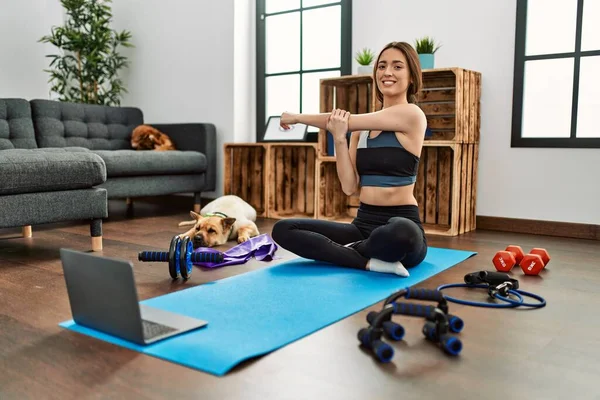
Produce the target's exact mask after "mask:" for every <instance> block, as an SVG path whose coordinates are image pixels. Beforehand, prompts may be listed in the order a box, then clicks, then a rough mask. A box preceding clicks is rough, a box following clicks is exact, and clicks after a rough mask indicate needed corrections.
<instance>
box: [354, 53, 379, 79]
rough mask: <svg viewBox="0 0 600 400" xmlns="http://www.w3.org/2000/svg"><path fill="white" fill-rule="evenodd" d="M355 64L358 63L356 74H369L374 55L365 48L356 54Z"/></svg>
mask: <svg viewBox="0 0 600 400" xmlns="http://www.w3.org/2000/svg"><path fill="white" fill-rule="evenodd" d="M354 59H355V60H356V62H357V63H358V65H359V67H358V73H359V74H368V73H370V72H371V70H372V68H371V63H372V62H373V60H374V59H375V54H374V53H373V52H372V51H371V49H369V48H367V47H365V48H363V49H362V50H360V51H357V52H356V56H355V57H354Z"/></svg>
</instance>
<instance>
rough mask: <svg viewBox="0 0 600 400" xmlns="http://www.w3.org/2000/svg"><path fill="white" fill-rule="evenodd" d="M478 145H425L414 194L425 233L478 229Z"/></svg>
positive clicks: (453, 232)
mask: <svg viewBox="0 0 600 400" xmlns="http://www.w3.org/2000/svg"><path fill="white" fill-rule="evenodd" d="M478 146H479V145H478V144H472V143H450V144H446V145H430V144H429V143H426V144H425V146H424V147H423V151H422V153H421V161H420V163H419V172H418V175H417V182H416V183H415V190H414V194H415V198H416V199H417V202H418V203H419V213H420V218H421V222H422V223H423V228H424V229H425V232H426V233H430V234H437V235H447V236H456V235H459V234H463V233H466V232H469V231H472V230H474V229H475V208H476V199H477V196H476V195H477V174H476V172H477V161H478V159H477V155H478V150H479V149H478Z"/></svg>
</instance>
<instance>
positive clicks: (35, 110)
mask: <svg viewBox="0 0 600 400" xmlns="http://www.w3.org/2000/svg"><path fill="white" fill-rule="evenodd" d="M30 104H31V114H32V118H33V123H34V126H35V135H36V139H37V144H38V146H39V147H67V146H80V147H86V148H88V149H92V150H116V149H131V143H130V138H131V132H132V131H133V129H134V128H135V127H136V126H138V125H141V124H143V120H144V118H143V114H142V111H141V110H140V109H139V108H134V107H111V106H103V105H98V104H79V103H69V102H61V101H54V100H41V99H36V100H31V101H30Z"/></svg>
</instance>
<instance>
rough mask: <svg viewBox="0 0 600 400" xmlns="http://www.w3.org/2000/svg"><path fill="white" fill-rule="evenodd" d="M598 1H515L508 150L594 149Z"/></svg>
mask: <svg viewBox="0 0 600 400" xmlns="http://www.w3.org/2000/svg"><path fill="white" fill-rule="evenodd" d="M599 15H600V0H553V1H548V0H517V23H516V42H515V71H514V98H513V125H512V144H511V145H512V147H573V148H575V147H577V148H584V147H595V148H599V147H600V126H599V125H598V124H597V123H596V119H595V113H597V112H598V110H600V74H599V73H598V71H600V19H599V18H598V16H599Z"/></svg>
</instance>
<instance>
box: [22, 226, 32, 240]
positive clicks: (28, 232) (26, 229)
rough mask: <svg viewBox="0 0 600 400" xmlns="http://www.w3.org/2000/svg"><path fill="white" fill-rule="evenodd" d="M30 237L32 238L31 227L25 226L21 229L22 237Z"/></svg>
mask: <svg viewBox="0 0 600 400" xmlns="http://www.w3.org/2000/svg"><path fill="white" fill-rule="evenodd" d="M31 236H33V234H32V232H31V225H25V226H24V227H23V237H24V238H30V237H31Z"/></svg>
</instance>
